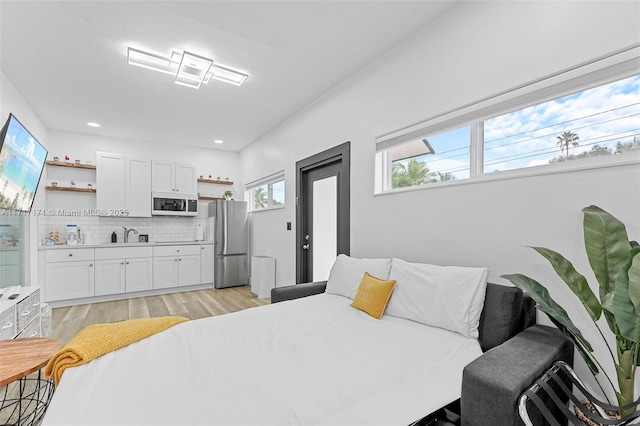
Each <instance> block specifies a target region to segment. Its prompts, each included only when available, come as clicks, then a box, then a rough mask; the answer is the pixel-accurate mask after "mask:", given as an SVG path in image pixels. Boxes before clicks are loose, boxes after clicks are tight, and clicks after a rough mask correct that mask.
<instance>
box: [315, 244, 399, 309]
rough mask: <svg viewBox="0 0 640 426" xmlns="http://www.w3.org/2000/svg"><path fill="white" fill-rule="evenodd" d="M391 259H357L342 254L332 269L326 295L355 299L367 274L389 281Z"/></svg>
mask: <svg viewBox="0 0 640 426" xmlns="http://www.w3.org/2000/svg"><path fill="white" fill-rule="evenodd" d="M389 269H391V259H357V258H355V257H349V256H347V255H346V254H340V255H338V257H337V258H336V261H335V262H334V263H333V266H332V267H331V272H329V279H328V280H327V289H326V290H325V292H326V293H331V294H339V295H341V296H345V297H348V298H349V299H353V298H354V297H355V296H356V292H357V291H358V286H359V285H360V281H362V277H363V276H364V273H365V272H368V273H369V275H373V276H374V277H376V278H379V279H381V280H387V279H389Z"/></svg>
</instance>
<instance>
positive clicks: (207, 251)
mask: <svg viewBox="0 0 640 426" xmlns="http://www.w3.org/2000/svg"><path fill="white" fill-rule="evenodd" d="M213 260H214V259H213V245H212V244H202V245H201V246H200V281H201V282H202V283H203V284H204V283H207V284H209V283H212V284H213V263H214V262H213Z"/></svg>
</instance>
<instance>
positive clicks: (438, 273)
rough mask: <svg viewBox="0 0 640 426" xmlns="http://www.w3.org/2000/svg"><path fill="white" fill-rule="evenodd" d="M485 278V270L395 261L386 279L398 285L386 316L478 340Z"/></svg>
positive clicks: (486, 274) (485, 286) (485, 285)
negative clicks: (394, 281)
mask: <svg viewBox="0 0 640 426" xmlns="http://www.w3.org/2000/svg"><path fill="white" fill-rule="evenodd" d="M488 276H489V271H488V270H487V268H464V267H460V266H437V265H429V264H426V263H409V262H405V261H404V260H400V259H396V258H394V259H393V260H392V263H391V273H390V274H389V279H390V280H396V281H397V283H396V288H395V290H394V293H393V296H391V300H390V301H389V304H388V305H387V310H386V311H385V315H391V316H394V317H399V318H405V319H408V320H412V321H417V322H419V323H422V324H426V325H431V326H434V327H440V328H444V329H447V330H451V331H455V332H456V333H460V334H462V335H463V336H466V337H472V338H474V339H477V338H478V324H479V322H480V314H481V313H482V307H483V305H484V295H485V291H486V288H487V277H488Z"/></svg>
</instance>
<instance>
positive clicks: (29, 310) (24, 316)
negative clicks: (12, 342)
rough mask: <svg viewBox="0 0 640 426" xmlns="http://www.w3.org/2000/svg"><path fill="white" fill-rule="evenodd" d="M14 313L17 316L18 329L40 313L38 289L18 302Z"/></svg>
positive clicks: (22, 327)
mask: <svg viewBox="0 0 640 426" xmlns="http://www.w3.org/2000/svg"><path fill="white" fill-rule="evenodd" d="M16 315H17V317H18V330H22V329H24V328H25V327H26V326H27V325H28V324H30V323H31V322H32V321H33V320H34V319H35V318H36V317H38V316H39V315H40V290H37V291H35V292H33V293H31V294H30V295H29V296H27V297H26V298H24V299H22V300H21V301H19V302H18V305H17V312H16Z"/></svg>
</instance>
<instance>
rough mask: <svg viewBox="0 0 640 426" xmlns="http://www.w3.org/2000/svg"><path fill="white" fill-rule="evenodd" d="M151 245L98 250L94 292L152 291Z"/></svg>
mask: <svg viewBox="0 0 640 426" xmlns="http://www.w3.org/2000/svg"><path fill="white" fill-rule="evenodd" d="M152 256H153V250H152V248H151V247H113V248H98V249H96V285H95V289H96V290H95V295H96V296H104V295H107V294H119V293H130V292H134V291H144V290H150V289H151V288H152V284H153V281H152V276H153V267H152V264H153V258H152Z"/></svg>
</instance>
